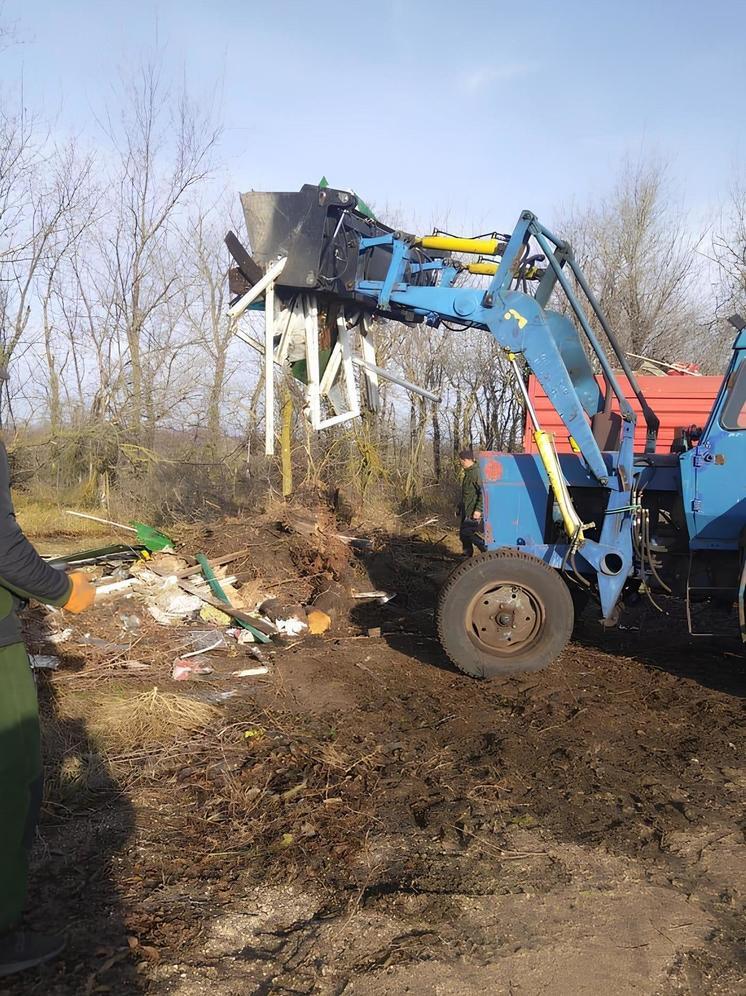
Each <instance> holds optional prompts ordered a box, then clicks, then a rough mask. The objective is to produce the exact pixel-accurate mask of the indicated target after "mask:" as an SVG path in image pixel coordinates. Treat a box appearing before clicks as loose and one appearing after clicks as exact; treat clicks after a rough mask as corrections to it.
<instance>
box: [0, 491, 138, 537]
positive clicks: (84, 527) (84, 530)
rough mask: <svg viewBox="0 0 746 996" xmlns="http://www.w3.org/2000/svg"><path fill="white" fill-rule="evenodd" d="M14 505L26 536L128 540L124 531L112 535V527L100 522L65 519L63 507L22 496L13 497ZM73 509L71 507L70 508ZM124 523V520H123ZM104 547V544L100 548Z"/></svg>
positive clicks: (76, 518)
mask: <svg viewBox="0 0 746 996" xmlns="http://www.w3.org/2000/svg"><path fill="white" fill-rule="evenodd" d="M13 503H14V505H15V510H16V515H17V517H18V522H19V524H20V526H21V529H23V531H24V532H25V533H26V535H27V536H71V537H78V536H80V537H86V536H90V537H92V538H94V539H95V540H96V542H98V540H100V539H102V540H106V539H109V538H111V537H113V536H114V534H115V533H117V538H116V539H114V540H113V542H117V541H120V540H122V539H123V538H125V537H127V536H128V535H134V533H133V534H128V533H126V532H124V531H117V530H115V531H114V532H113V531H112V527H111V526H105V525H103V524H102V523H100V522H91V521H90V519H79V518H78V517H77V516H75V515H68V514H67V512H66V511H65V507H66V506H61V505H57V504H55V503H53V502H51V501H50V502H47V501H43V500H40V499H37V498H29V497H28V496H26V495H23V494H14V496H13ZM70 507H74V506H70ZM123 521H125V522H126V520H123ZM102 545H103V544H102Z"/></svg>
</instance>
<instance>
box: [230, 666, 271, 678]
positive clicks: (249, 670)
mask: <svg viewBox="0 0 746 996" xmlns="http://www.w3.org/2000/svg"><path fill="white" fill-rule="evenodd" d="M268 673H269V668H268V667H264V666H263V667H246V668H244V669H243V671H231V674H232V675H233V677H234V678H253V677H255V676H256V675H260V674H268Z"/></svg>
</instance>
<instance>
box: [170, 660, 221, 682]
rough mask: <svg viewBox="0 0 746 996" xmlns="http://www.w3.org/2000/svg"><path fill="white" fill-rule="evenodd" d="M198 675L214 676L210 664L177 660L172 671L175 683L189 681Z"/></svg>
mask: <svg viewBox="0 0 746 996" xmlns="http://www.w3.org/2000/svg"><path fill="white" fill-rule="evenodd" d="M197 674H212V668H211V667H210V665H209V664H204V663H197V662H196V661H185V660H184V659H183V658H177V659H176V660H175V661H174V664H173V667H172V669H171V677H172V678H173V679H174V681H189V679H190V678H193V677H194V676H195V675H197Z"/></svg>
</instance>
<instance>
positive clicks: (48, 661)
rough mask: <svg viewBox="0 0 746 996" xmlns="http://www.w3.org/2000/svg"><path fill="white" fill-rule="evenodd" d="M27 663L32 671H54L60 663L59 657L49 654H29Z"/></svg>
mask: <svg viewBox="0 0 746 996" xmlns="http://www.w3.org/2000/svg"><path fill="white" fill-rule="evenodd" d="M29 661H30V663H31V667H32V669H33V670H34V671H56V670H57V668H58V667H59V666H60V663H61V661H60V659H59V657H53V656H52V655H51V654H29Z"/></svg>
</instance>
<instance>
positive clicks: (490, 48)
mask: <svg viewBox="0 0 746 996" xmlns="http://www.w3.org/2000/svg"><path fill="white" fill-rule="evenodd" d="M0 9H2V11H3V17H4V20H5V21H6V23H7V22H11V23H14V25H15V36H16V42H17V43H16V44H14V45H12V46H11V47H10V48H8V49H6V50H5V51H4V52H2V53H1V54H0V81H2V82H3V83H4V84H5V85H18V84H19V83H20V82H21V81H22V82H23V87H24V92H25V96H26V104H27V105H28V106H29V107H35V108H42V109H43V111H44V113H45V114H48V115H51V116H53V117H54V118H55V125H54V127H55V130H56V131H61V132H63V133H64V132H66V131H68V130H71V131H74V132H75V133H77V134H79V135H81V136H82V137H84V139H85V140H86V141H88V142H90V143H91V144H97V143H98V142H100V141H102V139H101V136H100V132H99V131H98V126H97V124H96V116H97V115H100V114H101V112H102V108H103V106H104V104H105V103H106V101H109V102H110V103H111V102H114V101H115V99H116V98H115V96H114V95H115V93H116V86H117V83H118V80H119V79H120V78H121V75H122V73H124V74H126V73H127V72H128V71H129V70H130V68H131V67H132V66H134V65H137V63H138V62H139V61H142V60H143V59H146V58H147V57H148V56H150V55H152V54H153V52H154V51H156V50H158V51H160V52H161V54H162V57H163V59H164V64H165V72H166V74H167V76H169V77H170V78H173V80H174V81H175V83H176V84H178V83H179V81H181V80H182V79H186V81H187V84H188V86H189V87H190V88H191V89H192V90H193V91H194V92H196V93H198V94H200V95H201V96H203V97H204V98H205V99H206V100H210V101H212V102H213V104H214V106H215V109H216V112H217V113H218V114H219V116H220V117H221V119H222V121H223V123H224V126H225V134H224V138H223V142H222V146H221V158H222V162H223V165H224V168H225V171H226V174H227V182H228V184H229V185H232V186H234V187H235V188H236V189H239V188H240V189H249V188H252V187H253V188H257V189H297V188H298V187H299V186H300V185H301V184H302V183H304V182H316V181H317V180H318V179H319V177H320V176H321V175H322V174H326V175H327V176H328V178H329V180H330V182H331V183H333V184H336V185H338V186H342V187H353V188H354V189H355V190H357V191H358V192H359V193H360V194H361V195H362V196H363V197H364V198H365V199H366V200H367V201H368V202H372V203H373V204H375V205H376V206H377V207H379V208H381V207H387V208H389V209H396V210H399V211H401V212H402V214H403V216H405V217H407V218H410V217H412V216H416V217H417V218H418V219H419V220H420V222H421V223H423V224H424V225H430V224H432V223H433V222H435V221H440V222H441V223H443V224H444V227H448V226H447V225H446V224H445V222H446V221H447V222H448V224H449V225H452V226H454V227H457V226H459V225H465V226H469V225H470V224H472V223H473V224H475V225H480V226H481V225H482V224H484V226H485V227H495V228H498V229H506V228H508V229H509V228H510V227H512V225H513V223H514V221H515V219H516V217H517V215H518V213H519V212H520V210H521V209H523V208H526V207H528V208H531V209H532V210H535V211H536V212H537V213H539V215H540V216H541V217H542V218H544V219H545V220H546V221H547V222H548V223H551V221H552V219H553V217H554V216H555V215H556V214H557V213H560V212H561V211H562V210H563V209H564V208H565V207H566V206H568V205H569V204H571V203H572V202H576V203H579V204H583V203H585V202H587V201H588V200H589V199H592V198H594V197H596V196H599V195H601V194H602V193H603V192H604V191H605V190H606V189H608V187H609V185H610V184H611V183H612V182H613V178H614V175H615V173H616V171H617V170H618V169H619V166H620V164H621V162H622V161H623V160H624V158H625V156H632V157H633V158H635V157H639V156H640V155H654V156H659V157H662V158H663V159H665V160H667V161H669V162H670V169H671V175H672V179H673V181H674V184H675V191H676V193H677V195H678V196H679V198H680V200H681V201H682V202H683V203H684V204H685V205H686V207H687V208H688V210H689V211H690V212H691V214H692V217H693V218H695V219H697V220H698V221H699V219H705V220H706V219H707V218H708V217H709V216H711V214H712V212H713V211H714V210H715V209H716V208H717V206H718V205H719V204H720V203H722V202H723V201H724V200H725V199H726V197H727V190H728V186H729V184H730V183H731V182H732V180H733V178H734V176H735V175H736V172H737V171H738V170H739V169H742V168H744V166H745V165H746V164H744V157H745V156H746V136H745V133H746V102H745V100H744V96H745V92H746V72H745V71H744V70H745V66H746V2H742V0H730V2H727V0H709V2H693V0H648V2H640V0H627V2H625V3H619V2H616V3H611V2H608V0H596V2H595V3H591V2H588V3H583V2H578V0H565V2H556V0H555V2H547V0H533V2H530V3H516V2H515V0H512V2H510V3H502V2H498V0H495V2H492V3H490V2H483V0H462V2H460V3H454V2H451V3H445V2H442V0H430V2H422V0H409V2H402V0H379V2H376V0H369V2H367V3H358V2H355V0H348V2H346V3H341V2H337V0H331V2H323V3H322V2H316V3H313V2H308V3H304V2H300V0H269V2H254V0H245V2H243V3H239V2H235V0H211V2H197V0H181V2H178V3H176V2H170V0H158V2H152V3H147V2H144V0H128V2H126V3H123V2H121V0H117V2H113V0H97V2H93V0H77V2H74V0H54V2H52V0H32V2H30V3H29V2H28V0H26V2H25V3H24V2H20V0H5V3H4V6H2V7H0Z"/></svg>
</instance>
